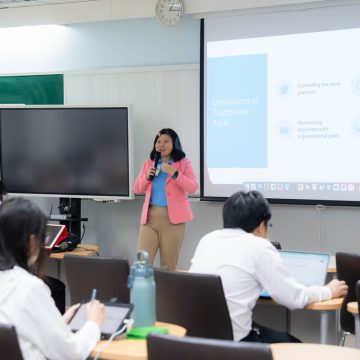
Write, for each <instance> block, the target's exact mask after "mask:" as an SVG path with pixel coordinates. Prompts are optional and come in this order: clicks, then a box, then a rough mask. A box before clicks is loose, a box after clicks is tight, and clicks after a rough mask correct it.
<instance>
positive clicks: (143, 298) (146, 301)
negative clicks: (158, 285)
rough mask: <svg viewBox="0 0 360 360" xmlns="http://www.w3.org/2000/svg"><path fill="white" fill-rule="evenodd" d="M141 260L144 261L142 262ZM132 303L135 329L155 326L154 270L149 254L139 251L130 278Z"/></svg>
mask: <svg viewBox="0 0 360 360" xmlns="http://www.w3.org/2000/svg"><path fill="white" fill-rule="evenodd" d="M141 258H142V259H143V260H141ZM128 287H129V288H130V303H131V304H133V305H134V310H133V312H132V319H133V320H134V325H133V327H144V326H154V325H155V321H156V302H155V296H156V295H155V280H154V270H153V267H152V266H151V265H150V264H149V254H148V253H147V252H146V251H139V252H138V254H137V260H135V261H134V264H133V266H132V267H131V269H130V275H129V277H128Z"/></svg>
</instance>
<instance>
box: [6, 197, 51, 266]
mask: <svg viewBox="0 0 360 360" xmlns="http://www.w3.org/2000/svg"><path fill="white" fill-rule="evenodd" d="M46 224H47V218H46V216H45V215H44V213H43V212H42V211H41V210H40V208H39V207H38V206H37V205H36V204H35V203H33V202H31V201H30V200H26V199H22V198H12V199H8V200H5V201H4V202H3V203H2V204H1V206H0V270H8V269H11V268H13V267H14V266H15V265H17V266H20V267H22V268H23V269H25V270H27V271H34V272H36V271H38V270H39V265H40V263H41V260H42V256H41V255H39V258H38V261H37V262H36V263H35V264H34V266H32V267H31V269H30V267H29V265H28V260H29V256H30V252H29V249H30V237H31V235H34V236H35V237H36V239H37V240H38V241H39V246H40V247H41V246H42V245H44V242H45V236H46Z"/></svg>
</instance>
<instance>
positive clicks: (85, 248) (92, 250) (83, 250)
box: [49, 244, 99, 279]
mask: <svg viewBox="0 0 360 360" xmlns="http://www.w3.org/2000/svg"><path fill="white" fill-rule="evenodd" d="M98 253H99V247H98V246H97V245H89V244H79V245H78V246H77V247H76V248H75V249H74V250H73V251H63V252H59V253H50V255H49V259H54V260H56V261H57V277H58V279H60V278H61V261H62V260H63V259H64V256H65V255H66V254H72V255H79V256H90V255H95V254H98Z"/></svg>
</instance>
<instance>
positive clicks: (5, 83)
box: [0, 74, 64, 105]
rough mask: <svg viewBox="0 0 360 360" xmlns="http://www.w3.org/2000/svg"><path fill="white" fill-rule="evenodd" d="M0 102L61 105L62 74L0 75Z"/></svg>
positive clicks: (62, 91) (62, 97)
mask: <svg viewBox="0 0 360 360" xmlns="http://www.w3.org/2000/svg"><path fill="white" fill-rule="evenodd" d="M0 104H25V105H62V104H64V75H62V74H55V75H26V76H0Z"/></svg>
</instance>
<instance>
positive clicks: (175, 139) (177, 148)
mask: <svg viewBox="0 0 360 360" xmlns="http://www.w3.org/2000/svg"><path fill="white" fill-rule="evenodd" d="M160 135H168V136H170V137H171V139H172V143H173V150H172V152H171V158H172V159H173V160H174V161H179V160H181V159H183V158H184V157H185V156H186V155H185V153H184V151H183V149H182V147H181V142H180V138H179V135H178V134H177V133H176V132H175V131H174V130H173V129H169V128H165V129H161V130H160V131H159V132H158V133H157V134H156V136H155V140H154V144H153V148H152V150H151V153H150V159H151V160H154V157H155V152H156V150H155V145H156V142H157V140H158V138H159V137H160Z"/></svg>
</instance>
